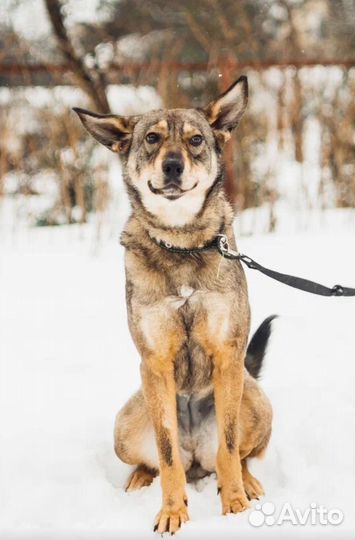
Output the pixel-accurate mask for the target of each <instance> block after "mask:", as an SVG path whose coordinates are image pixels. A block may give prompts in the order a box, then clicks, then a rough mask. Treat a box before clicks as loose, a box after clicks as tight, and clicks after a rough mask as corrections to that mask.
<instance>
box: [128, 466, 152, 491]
mask: <svg viewBox="0 0 355 540" xmlns="http://www.w3.org/2000/svg"><path fill="white" fill-rule="evenodd" d="M156 475H157V472H156V471H155V470H154V469H150V468H149V467H147V466H146V465H138V467H137V468H136V469H135V470H134V471H133V473H132V474H131V475H130V477H129V478H128V480H127V484H126V491H135V490H137V489H141V488H142V487H147V486H150V484H151V483H152V482H153V480H154V478H155V477H156Z"/></svg>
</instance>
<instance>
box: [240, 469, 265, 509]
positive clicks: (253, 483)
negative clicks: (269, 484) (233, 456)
mask: <svg viewBox="0 0 355 540" xmlns="http://www.w3.org/2000/svg"><path fill="white" fill-rule="evenodd" d="M242 476H243V484H244V489H245V493H246V494H247V497H248V499H249V500H251V499H259V498H260V497H262V496H263V495H264V490H263V487H262V485H261V484H260V482H259V480H257V479H256V478H255V477H254V476H253V475H252V474H251V472H250V471H249V469H248V465H247V460H246V459H243V460H242Z"/></svg>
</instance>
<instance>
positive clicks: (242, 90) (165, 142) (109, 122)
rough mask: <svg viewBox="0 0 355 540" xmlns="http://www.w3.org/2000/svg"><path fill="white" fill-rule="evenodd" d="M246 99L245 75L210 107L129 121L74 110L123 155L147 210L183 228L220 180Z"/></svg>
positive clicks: (132, 187) (100, 138)
mask: <svg viewBox="0 0 355 540" xmlns="http://www.w3.org/2000/svg"><path fill="white" fill-rule="evenodd" d="M247 99H248V84H247V78H246V77H240V79H238V80H237V82H236V83H234V84H233V85H232V86H231V87H230V88H229V89H228V90H227V91H226V92H224V93H223V94H222V95H221V96H219V97H218V99H216V100H215V101H213V102H212V103H210V104H209V105H208V106H207V107H206V108H205V109H169V110H158V111H152V112H149V113H146V114H143V115H141V116H128V117H124V116H117V115H111V114H109V115H99V114H94V113H92V112H89V111H86V110H83V109H78V108H75V109H74V110H75V112H77V113H78V115H79V117H80V119H81V121H82V123H83V124H84V126H85V127H86V129H87V130H88V131H89V133H91V135H92V136H93V137H94V138H95V139H96V140H97V141H99V142H100V143H101V144H103V145H104V146H106V147H107V148H109V149H110V150H112V151H113V152H117V153H118V154H120V155H121V157H122V162H123V168H124V178H125V181H126V183H127V184H128V187H129V189H130V190H131V192H133V193H134V195H135V199H136V200H138V201H139V202H140V204H141V205H142V206H143V207H144V209H145V210H146V211H147V212H149V213H150V214H151V215H153V216H155V218H157V219H158V220H159V221H160V222H161V223H162V224H163V225H164V226H168V227H169V226H171V227H181V226H184V225H185V224H187V223H189V222H190V221H191V220H193V219H194V217H195V216H196V214H197V213H198V212H199V211H200V210H201V208H202V206H203V203H204V200H205V198H206V194H207V192H208V191H209V190H210V188H211V187H212V186H213V185H214V184H215V183H216V182H217V180H218V178H219V175H220V155H221V149H222V146H223V143H224V142H226V141H227V140H228V139H229V137H230V133H231V131H232V130H233V129H234V128H235V127H236V126H237V125H238V122H239V120H240V118H241V116H242V114H243V112H244V110H245V108H246V105H247Z"/></svg>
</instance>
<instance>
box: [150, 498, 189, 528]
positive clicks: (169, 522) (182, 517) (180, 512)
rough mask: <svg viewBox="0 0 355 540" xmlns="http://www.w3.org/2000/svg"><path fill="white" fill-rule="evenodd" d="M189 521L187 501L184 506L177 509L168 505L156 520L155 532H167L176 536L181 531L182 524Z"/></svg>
mask: <svg viewBox="0 0 355 540" xmlns="http://www.w3.org/2000/svg"><path fill="white" fill-rule="evenodd" d="M188 520H189V514H188V512H187V500H186V501H185V500H184V502H183V504H182V505H181V506H180V507H177V508H175V507H173V506H169V505H166V506H163V508H162V509H161V510H160V512H159V514H158V515H157V517H156V518H155V524H154V531H157V532H158V533H160V534H164V533H165V532H167V533H170V534H175V533H176V532H177V531H178V530H179V529H180V527H181V524H182V523H185V522H186V521H188Z"/></svg>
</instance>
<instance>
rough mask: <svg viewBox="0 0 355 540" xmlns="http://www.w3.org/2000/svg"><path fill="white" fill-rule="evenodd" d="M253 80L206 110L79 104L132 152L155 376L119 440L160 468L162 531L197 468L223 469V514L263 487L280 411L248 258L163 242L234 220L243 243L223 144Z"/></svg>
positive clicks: (175, 518)
mask: <svg viewBox="0 0 355 540" xmlns="http://www.w3.org/2000/svg"><path fill="white" fill-rule="evenodd" d="M247 88H248V87H247V80H246V78H245V77H241V78H240V79H239V80H238V81H237V82H236V83H235V84H234V85H233V86H231V87H230V88H229V89H228V90H227V91H226V92H225V93H224V94H223V95H222V96H220V97H219V98H218V99H217V100H216V101H214V102H212V103H211V104H210V105H208V107H206V109H203V110H202V109H201V110H195V109H172V110H158V111H153V112H150V113H147V114H144V115H142V116H134V117H121V116H116V115H97V114H94V113H91V112H88V111H85V110H83V109H75V110H76V112H77V113H78V114H79V117H80V119H81V121H82V122H83V124H84V126H85V127H86V128H87V129H88V131H89V132H90V133H91V134H92V135H93V136H94V137H95V138H96V139H97V140H98V141H99V142H100V143H102V144H104V145H105V146H107V147H108V148H109V149H111V150H112V151H114V152H117V153H119V154H120V155H121V158H122V162H123V172H124V180H125V183H126V186H127V189H128V193H129V196H130V200H131V204H132V214H131V217H130V219H129V221H128V223H127V225H126V227H125V230H124V232H123V234H122V244H123V245H124V246H125V248H126V259H125V261H126V262H125V264H126V279H127V281H126V291H127V309H128V322H129V328H130V331H131V334H132V337H133V339H134V342H135V344H136V346H137V349H138V351H139V353H140V355H141V358H142V362H141V376H142V389H141V390H139V391H138V392H137V393H136V394H134V396H133V397H132V398H131V399H130V400H129V401H128V403H127V404H126V405H125V406H124V407H123V409H122V410H121V411H120V412H119V414H118V416H117V419H116V425H115V450H116V453H117V455H118V456H119V457H120V458H121V459H122V460H123V461H124V462H126V463H129V464H132V465H136V466H137V468H136V469H135V471H134V472H133V474H132V475H131V477H130V479H129V482H128V486H127V489H128V490H132V489H137V488H140V487H142V486H146V485H149V484H150V483H151V481H152V479H153V477H154V476H155V475H156V474H157V472H158V471H159V474H160V477H161V486H162V499H163V500H162V508H161V511H160V512H159V514H158V515H157V518H156V521H155V529H156V530H158V531H159V532H160V533H164V532H170V533H174V532H175V531H176V530H177V529H178V528H179V527H180V525H181V523H182V522H184V521H187V520H188V512H187V497H186V492H185V483H186V475H187V477H188V479H189V478H190V479H192V478H199V477H201V476H203V475H204V474H207V473H208V472H212V471H216V472H217V477H218V491H219V492H220V495H221V500H222V511H223V513H224V514H225V513H228V512H240V511H242V510H244V509H245V508H247V507H248V506H249V503H248V499H251V498H256V497H259V496H260V495H262V493H263V490H262V487H261V485H260V483H259V482H258V481H257V480H256V479H255V478H254V477H253V476H252V475H251V473H250V472H249V471H248V468H247V458H248V457H250V456H260V455H261V454H262V453H263V451H264V449H265V448H266V446H267V443H268V440H269V437H270V433H271V417H272V412H271V406H270V403H269V401H268V399H267V398H266V396H265V394H264V393H263V391H262V390H261V388H260V387H259V386H258V384H257V382H256V380H255V378H253V377H252V376H251V375H250V374H249V373H248V371H247V370H246V369H245V365H244V361H245V357H246V349H247V339H248V334H249V324H250V314H249V303H248V294H247V286H246V281H245V276H244V272H243V269H242V267H241V265H240V263H239V262H235V261H229V260H227V259H224V258H222V257H221V256H220V255H219V253H218V252H217V251H207V252H203V253H199V254H196V253H195V254H189V255H188V254H179V253H171V252H168V251H166V250H163V249H162V248H161V247H160V246H159V245H158V244H157V241H164V242H167V243H170V244H172V245H174V246H178V247H183V248H192V247H196V246H202V245H205V244H206V243H208V242H210V241H211V240H212V239H214V238H215V237H216V235H217V234H218V233H221V232H223V233H224V234H226V235H227V236H228V239H229V241H230V243H231V245H232V247H233V248H236V246H235V242H234V236H233V229H232V220H233V213H232V209H231V207H230V205H229V203H228V202H227V201H226V199H225V195H224V191H223V176H222V165H221V155H222V148H223V144H224V142H225V141H226V140H228V139H229V137H230V133H231V131H232V130H233V129H234V128H235V127H236V126H237V124H238V122H239V120H240V118H241V116H242V114H243V112H244V110H245V107H246V104H247ZM265 324H266V326H268V328H269V325H270V321H267V322H266V323H265ZM264 326H265V325H264ZM260 335H261V334H260ZM267 337H268V336H266V339H264V342H263V343H262V344H261V345H260V347H259V348H261V350H262V351H263V350H264V349H265V345H266V341H267ZM254 345H255V343H254ZM254 348H255V347H254ZM254 352H255V351H254ZM252 353H253V351H251V353H250V355H249V363H250V366H251V368H250V371H251V373H252V374H253V375H255V374H257V372H258V370H259V368H260V365H261V361H262V356H263V352H261V354H259V356H258V355H254V360H253V358H252V356H253V354H252ZM259 353H260V351H259ZM185 473H186V474H185Z"/></svg>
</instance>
